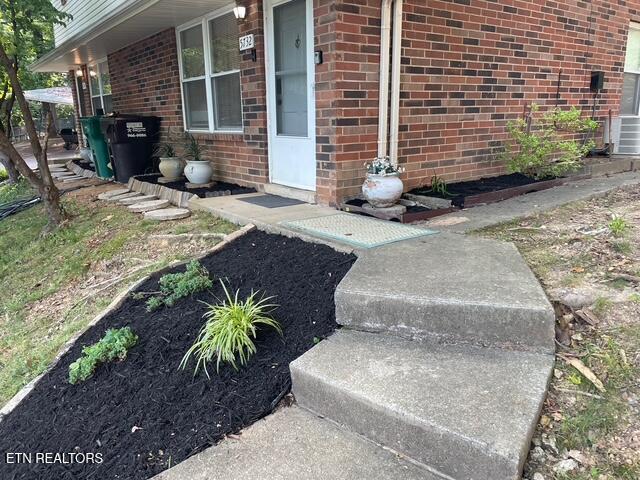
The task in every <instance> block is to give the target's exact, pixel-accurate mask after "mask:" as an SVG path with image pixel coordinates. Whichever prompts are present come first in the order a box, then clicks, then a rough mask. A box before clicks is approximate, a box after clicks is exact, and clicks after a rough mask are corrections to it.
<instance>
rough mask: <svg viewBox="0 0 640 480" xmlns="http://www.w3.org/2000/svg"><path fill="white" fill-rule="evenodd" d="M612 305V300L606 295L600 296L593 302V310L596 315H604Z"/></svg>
mask: <svg viewBox="0 0 640 480" xmlns="http://www.w3.org/2000/svg"><path fill="white" fill-rule="evenodd" d="M611 307H613V302H612V301H611V299H610V298H608V297H603V296H600V297H598V298H596V301H595V302H593V307H592V308H593V311H594V312H595V313H596V315H605V314H606V313H607V312H608V311H609V310H611Z"/></svg>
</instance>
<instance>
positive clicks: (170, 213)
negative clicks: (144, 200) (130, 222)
mask: <svg viewBox="0 0 640 480" xmlns="http://www.w3.org/2000/svg"><path fill="white" fill-rule="evenodd" d="M189 216H191V212H190V211H189V210H188V209H186V208H163V209H161V210H151V211H150V212H145V214H144V219H145V220H158V221H161V222H162V221H166V220H180V219H181V218H187V217H189Z"/></svg>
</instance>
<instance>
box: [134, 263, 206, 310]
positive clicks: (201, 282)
mask: <svg viewBox="0 0 640 480" xmlns="http://www.w3.org/2000/svg"><path fill="white" fill-rule="evenodd" d="M158 283H159V284H160V295H156V296H153V297H151V298H149V299H148V300H147V311H148V312H153V311H155V310H158V309H159V308H161V307H162V306H167V307H173V305H174V304H175V303H176V301H178V300H180V299H181V298H184V297H188V296H189V295H193V294H194V293H198V292H202V291H204V290H208V289H210V288H211V287H212V286H213V282H212V281H211V279H210V278H209V272H208V271H207V269H206V268H204V267H203V266H202V265H201V264H200V262H198V261H196V260H192V261H191V262H189V263H188V264H187V268H186V270H185V271H184V272H178V273H167V274H166V275H163V276H162V277H160V281H159V282H158Z"/></svg>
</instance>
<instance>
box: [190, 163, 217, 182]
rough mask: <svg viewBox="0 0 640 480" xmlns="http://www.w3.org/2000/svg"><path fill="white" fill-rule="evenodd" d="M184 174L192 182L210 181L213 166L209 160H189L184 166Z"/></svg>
mask: <svg viewBox="0 0 640 480" xmlns="http://www.w3.org/2000/svg"><path fill="white" fill-rule="evenodd" d="M184 174H185V176H186V177H187V180H189V182H191V183H209V181H210V180H211V175H213V168H212V167H211V165H210V164H209V162H207V161H203V160H200V161H189V160H187V166H186V167H184Z"/></svg>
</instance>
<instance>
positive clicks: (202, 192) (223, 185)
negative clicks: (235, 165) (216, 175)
mask: <svg viewBox="0 0 640 480" xmlns="http://www.w3.org/2000/svg"><path fill="white" fill-rule="evenodd" d="M159 178H160V175H159V174H152V175H138V176H137V177H136V179H137V180H140V181H141V182H147V183H154V184H157V183H158V179H159ZM185 183H186V181H184V180H181V181H179V182H169V183H161V184H160V185H163V186H165V187H167V188H171V189H173V190H179V191H181V192H189V193H193V194H194V195H198V196H199V197H200V198H206V197H207V196H217V195H216V194H217V193H220V192H230V194H231V195H242V194H244V193H255V192H256V189H255V188H250V187H241V186H240V185H236V184H235V183H227V182H215V183H214V184H213V185H212V186H211V187H207V188H187V187H186V186H185Z"/></svg>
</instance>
